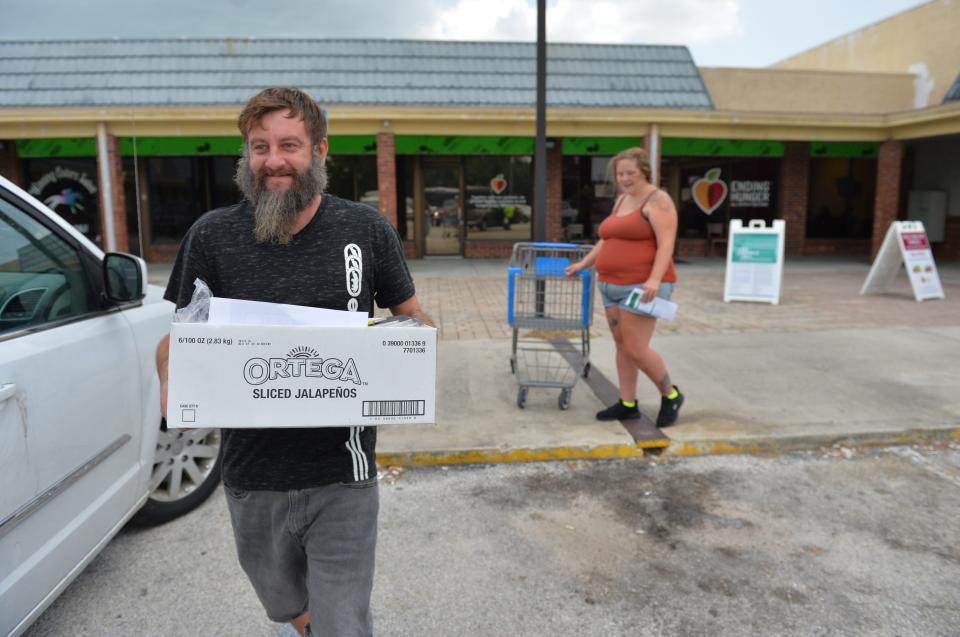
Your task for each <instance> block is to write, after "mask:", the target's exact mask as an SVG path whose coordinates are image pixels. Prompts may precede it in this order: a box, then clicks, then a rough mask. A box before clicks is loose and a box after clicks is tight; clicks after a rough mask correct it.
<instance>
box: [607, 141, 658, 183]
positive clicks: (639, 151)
mask: <svg viewBox="0 0 960 637" xmlns="http://www.w3.org/2000/svg"><path fill="white" fill-rule="evenodd" d="M622 159H632V160H633V162H634V163H635V164H636V165H637V168H638V169H639V170H640V172H641V173H643V176H644V177H646V178H647V181H650V176H651V174H652V171H651V169H650V154H649V153H648V152H647V151H646V150H644V149H643V148H640V147H639V146H634V147H633V148H627V149H626V150H621V151H620V152H619V153H617V154H616V155H614V156H613V159H611V160H610V163H609V164H607V172H608V174H609V175H610V181H612V182H614V183H616V181H617V164H618V163H619V162H620V160H622ZM654 185H656V184H654Z"/></svg>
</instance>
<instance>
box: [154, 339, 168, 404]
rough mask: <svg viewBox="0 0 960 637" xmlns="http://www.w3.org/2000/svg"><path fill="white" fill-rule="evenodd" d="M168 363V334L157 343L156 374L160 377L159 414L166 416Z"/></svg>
mask: <svg viewBox="0 0 960 637" xmlns="http://www.w3.org/2000/svg"><path fill="white" fill-rule="evenodd" d="M169 364H170V335H169V334H167V335H166V336H164V337H163V338H161V339H160V343H158V344H157V376H159V377H160V415H161V416H163V417H164V418H166V417H167V369H168V368H169Z"/></svg>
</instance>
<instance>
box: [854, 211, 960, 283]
mask: <svg viewBox="0 0 960 637" xmlns="http://www.w3.org/2000/svg"><path fill="white" fill-rule="evenodd" d="M901 263H902V264H903V265H905V266H906V267H907V275H908V276H909V278H910V287H911V288H913V298H915V299H916V300H917V301H924V300H926V299H942V298H945V295H944V293H943V286H942V285H941V284H940V275H939V274H938V273H937V264H936V263H934V261H933V252H932V251H931V250H930V241H929V240H928V239H927V233H926V231H925V230H924V228H923V222H922V221H894V222H893V223H891V224H890V227H889V228H887V235H886V236H885V237H884V238H883V243H882V244H880V251H879V252H877V258H876V259H874V260H873V265H872V266H870V272H868V273H867V280H866V281H864V282H863V287H862V288H860V294H861V295H864V294H882V293H884V292H886V291H887V290H888V289H889V288H890V285H891V284H892V283H893V280H894V279H896V278H897V273H898V272H900V264H901Z"/></svg>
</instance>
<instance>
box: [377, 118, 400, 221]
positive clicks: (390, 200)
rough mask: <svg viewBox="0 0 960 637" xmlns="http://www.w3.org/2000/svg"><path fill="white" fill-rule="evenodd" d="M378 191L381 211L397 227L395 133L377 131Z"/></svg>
mask: <svg viewBox="0 0 960 637" xmlns="http://www.w3.org/2000/svg"><path fill="white" fill-rule="evenodd" d="M377 191H378V193H379V196H380V212H382V213H383V216H384V217H386V218H387V220H388V221H390V224H391V225H393V227H397V151H396V144H395V140H394V137H393V133H377Z"/></svg>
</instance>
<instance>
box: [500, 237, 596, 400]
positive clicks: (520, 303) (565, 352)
mask: <svg viewBox="0 0 960 637" xmlns="http://www.w3.org/2000/svg"><path fill="white" fill-rule="evenodd" d="M591 248H592V246H583V245H577V244H573V243H516V244H514V246H513V255H512V256H511V258H510V266H509V268H508V270H507V278H508V287H507V322H508V323H509V324H510V326H511V327H512V328H513V345H512V349H511V353H510V370H511V371H512V372H513V374H514V377H515V378H516V380H517V385H518V386H519V389H518V391H517V405H518V406H519V407H521V408H522V407H523V406H524V403H525V402H526V400H527V390H528V389H529V388H530V387H548V388H557V389H559V390H560V397H559V399H558V401H557V402H558V404H559V406H560V409H567V408H568V407H570V396H571V394H572V392H573V386H574V385H576V384H577V379H578V378H579V377H581V376H582V377H584V378H586V377H587V375H588V374H589V373H590V324H591V322H592V317H593V270H592V268H591V269H587V270H583V271H581V272H579V273H577V275H575V276H572V277H568V276H566V275H565V274H564V270H565V269H566V268H567V266H568V265H570V264H571V263H575V262H576V261H579V260H581V259H583V258H584V257H585V256H586V255H587V253H588V252H589V251H590V249H591ZM571 331H576V332H578V333H579V335H580V348H579V350H577V348H576V345H574V344H571V343H570V341H569V340H567V338H566V337H567V336H568V335H567V334H560V333H562V332H571Z"/></svg>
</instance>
